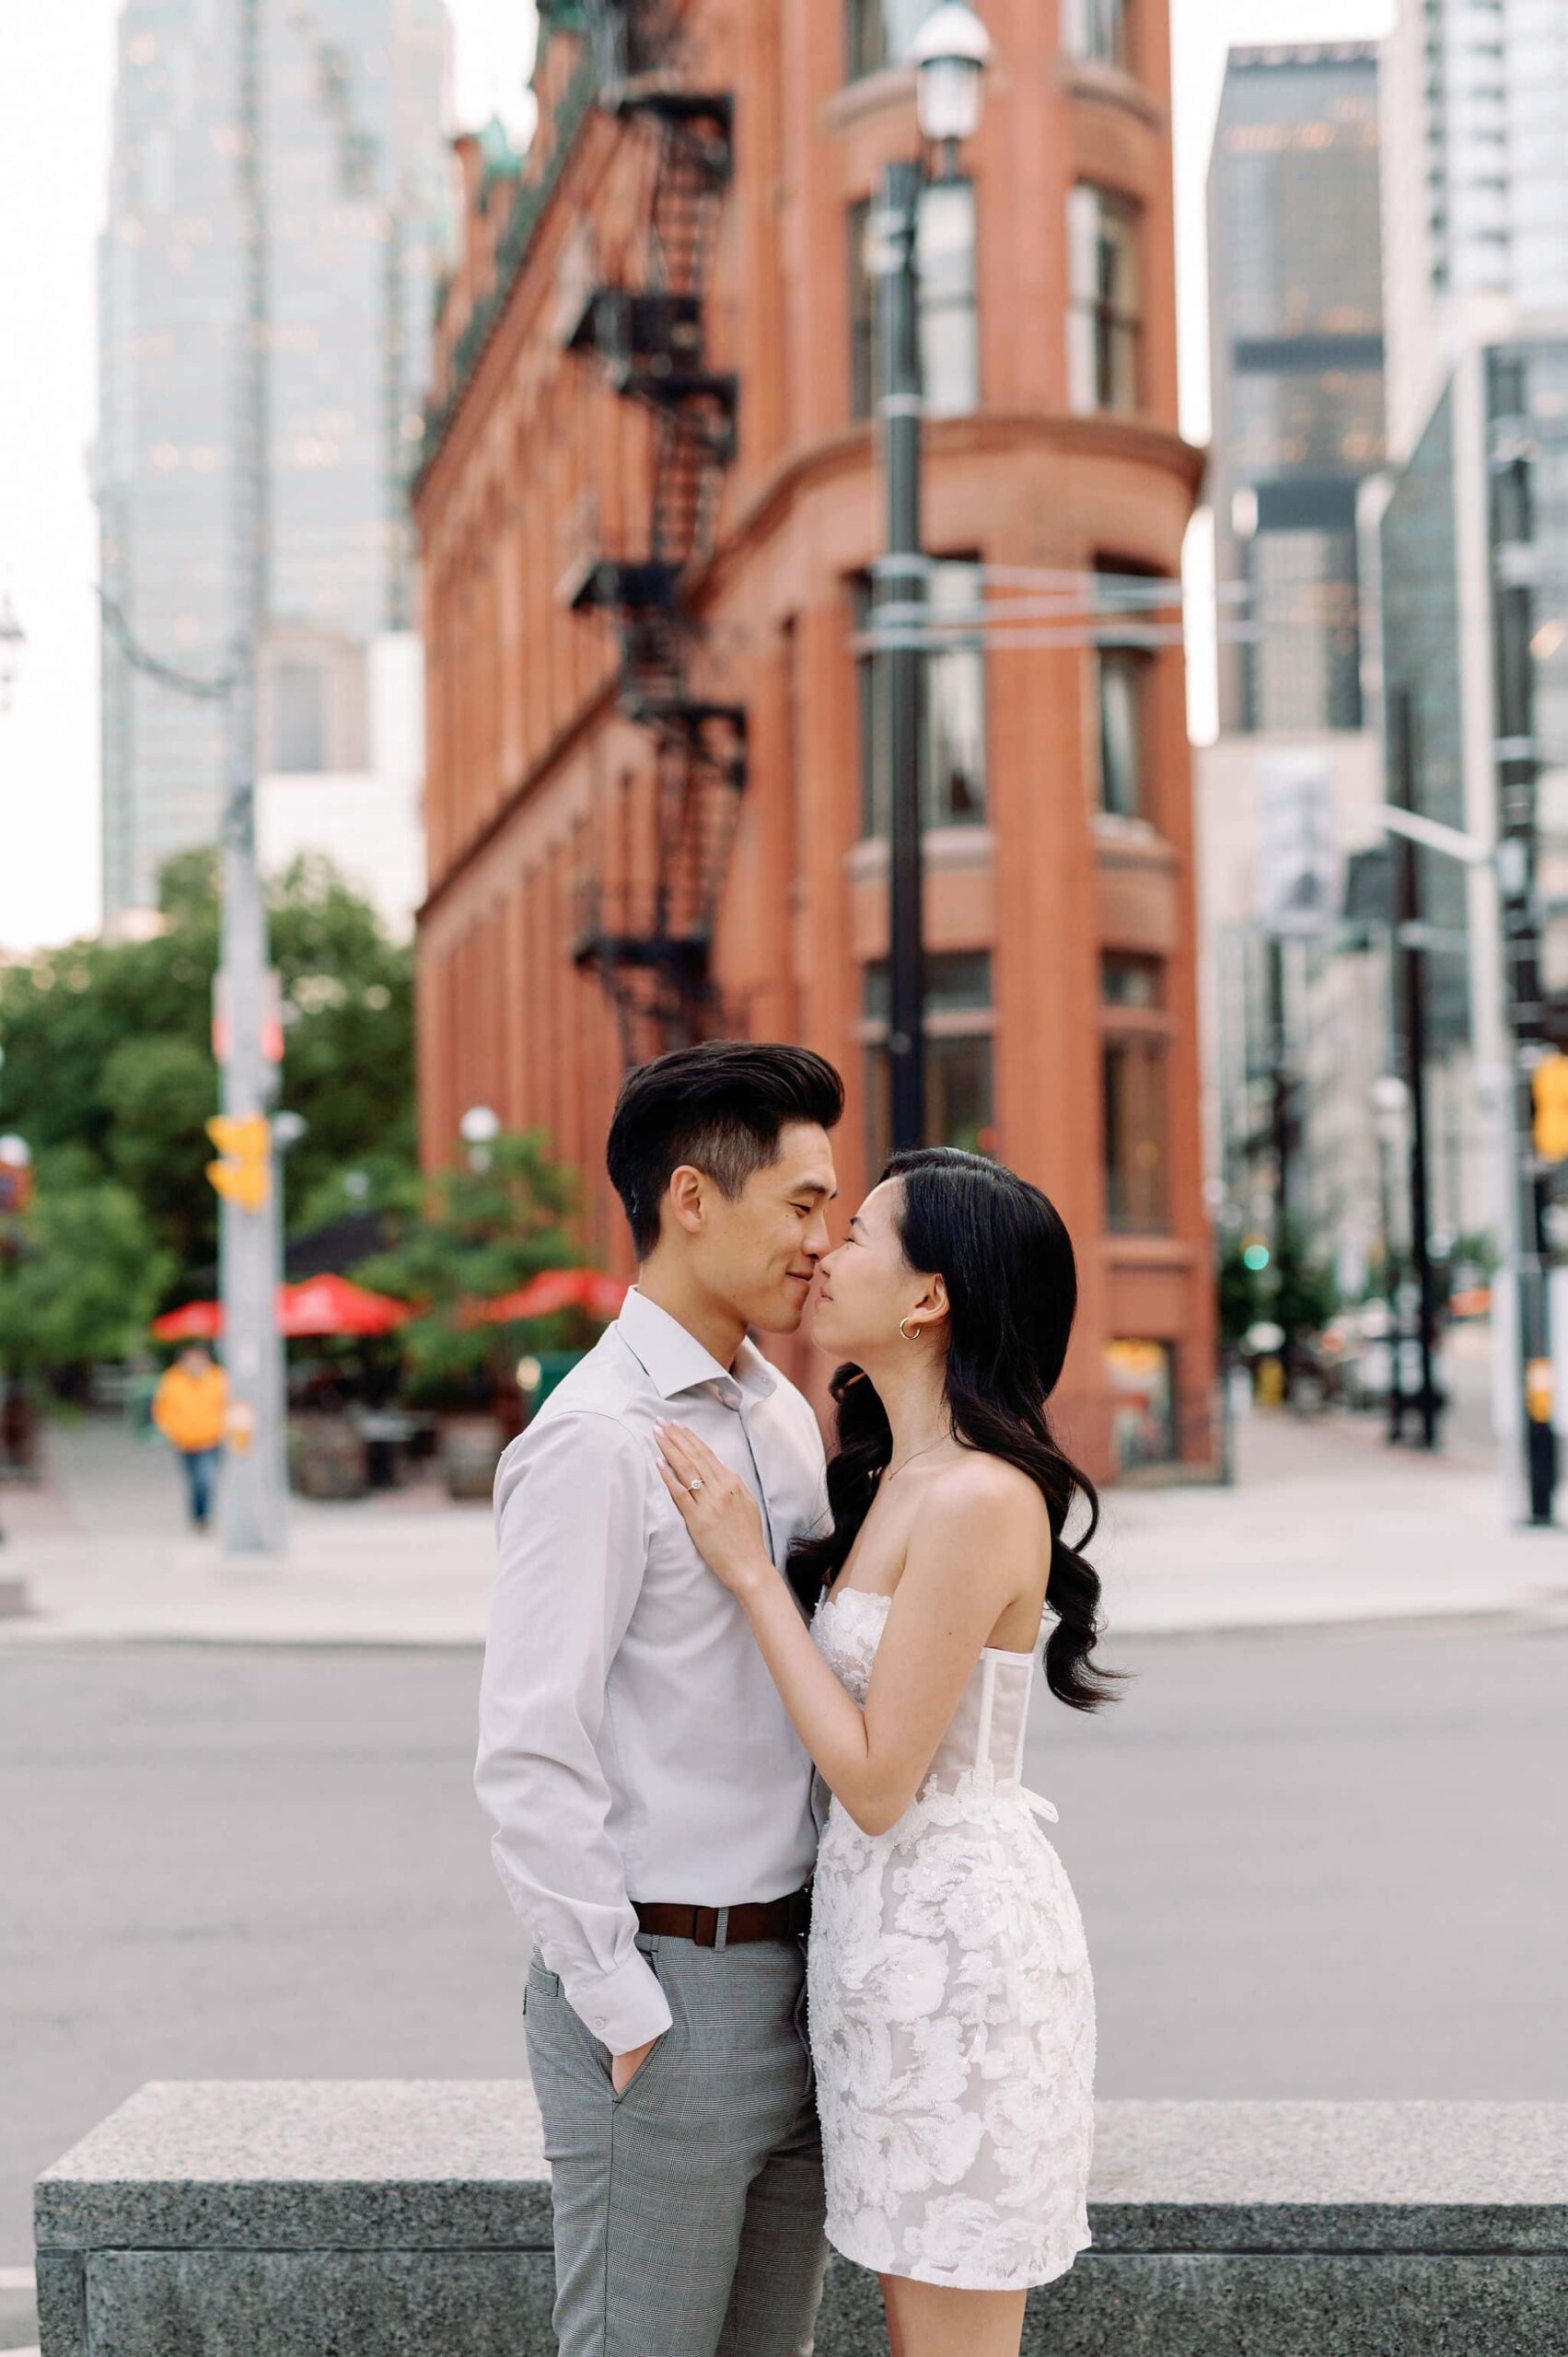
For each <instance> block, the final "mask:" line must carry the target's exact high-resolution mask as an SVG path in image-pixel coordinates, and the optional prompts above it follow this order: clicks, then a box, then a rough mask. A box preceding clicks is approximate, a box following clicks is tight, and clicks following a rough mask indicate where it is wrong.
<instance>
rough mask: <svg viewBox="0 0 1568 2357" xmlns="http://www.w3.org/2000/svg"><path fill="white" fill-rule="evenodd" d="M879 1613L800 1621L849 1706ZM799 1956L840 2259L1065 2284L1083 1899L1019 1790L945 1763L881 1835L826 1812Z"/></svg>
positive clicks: (1090, 2066) (1081, 2111)
mask: <svg viewBox="0 0 1568 2357" xmlns="http://www.w3.org/2000/svg"><path fill="white" fill-rule="evenodd" d="M888 1603H889V1598H888V1597H886V1596H874V1595H872V1594H871V1593H870V1592H869V1591H868V1590H857V1589H845V1590H843V1591H842V1593H841V1595H840V1596H837V1597H835V1598H834V1599H833V1600H832V1602H831V1603H830V1604H825V1605H823V1606H821V1607H820V1608H819V1610H818V1614H817V1617H816V1620H815V1622H814V1624H813V1631H812V1633H813V1635H814V1637H815V1638H816V1641H817V1643H818V1645H819V1648H820V1650H821V1652H822V1654H823V1655H824V1656H825V1657H826V1659H827V1661H828V1662H829V1664H830V1666H831V1667H832V1668H833V1670H834V1671H835V1673H836V1674H837V1676H838V1677H839V1678H841V1679H842V1682H843V1684H844V1685H845V1686H846V1687H847V1688H848V1689H849V1691H850V1692H851V1693H852V1694H853V1695H854V1697H855V1699H856V1701H862V1702H863V1701H865V1694H866V1689H867V1688H868V1687H869V1685H870V1681H871V1667H872V1663H873V1661H874V1659H875V1657H876V1653H877V1644H878V1643H879V1641H880V1638H881V1634H882V1631H883V1628H884V1627H885V1625H886V1620H887V1611H886V1608H887V1605H888ZM1011 1658H1012V1659H1013V1660H1014V1661H1015V1662H1016V1663H1017V1664H1018V1674H1021V1675H1024V1676H1026V1677H1027V1676H1032V1663H1031V1664H1028V1665H1027V1666H1025V1665H1024V1664H1023V1663H1022V1662H1021V1661H1020V1660H1019V1657H1017V1656H1013V1657H1011ZM975 1675H976V1678H979V1677H980V1676H981V1665H978V1664H977V1666H976V1671H975ZM955 1724H958V1722H957V1721H955ZM1052 1813H1053V1812H1052ZM808 1955H809V1997H810V2007H811V2041H812V2049H813V2052H814V2055H815V2058H816V2066H817V2083H818V2101H819V2108H820V2111H821V2118H822V2139H823V2154H824V2161H825V2165H826V2172H827V2184H828V2238H829V2240H830V2242H831V2243H832V2244H833V2246H834V2247H835V2248H836V2249H838V2250H841V2251H842V2252H843V2254H844V2255H845V2257H846V2258H853V2259H856V2260H858V2261H859V2262H860V2263H861V2265H863V2266H865V2267H870V2268H875V2269H877V2270H878V2271H879V2272H881V2273H884V2274H891V2275H903V2276H909V2277H912V2278H913V2279H914V2280H915V2281H916V2282H923V2283H945V2284H949V2285H953V2286H956V2287H960V2288H963V2289H967V2290H976V2291H1016V2290H1018V2289H1019V2288H1021V2287H1022V2286H1024V2285H1027V2284H1031V2283H1045V2282H1050V2281H1051V2278H1052V2277H1054V2276H1057V2275H1061V2274H1064V2273H1065V2272H1066V2270H1067V2269H1068V2268H1070V2267H1071V2265H1072V2263H1073V2260H1074V2257H1075V2256H1076V2254H1077V2253H1078V2252H1079V2251H1081V2250H1084V2249H1086V2248H1087V2247H1088V2244H1089V2241H1090V2235H1089V2228H1088V2213H1087V2208H1086V2192H1087V2186H1088V2175H1089V2160H1090V2154H1091V2149H1092V2144H1093V2136H1094V2069H1095V2014H1094V1991H1093V1983H1092V1980H1091V1976H1090V1971H1089V1961H1088V1956H1087V1952H1086V1947H1085V1945H1084V1929H1083V1923H1082V1921H1081V1919H1080V1916H1079V1912H1078V1906H1077V1901H1076V1899H1075V1898H1074V1895H1073V1891H1072V1887H1071V1886H1070V1884H1069V1883H1068V1880H1067V1876H1066V1873H1065V1871H1064V1870H1063V1865H1062V1863H1061V1860H1060V1859H1059V1858H1058V1856H1057V1854H1056V1852H1055V1850H1054V1849H1053V1848H1052V1846H1051V1843H1050V1841H1049V1840H1047V1839H1046V1838H1045V1836H1044V1835H1043V1833H1042V1832H1041V1831H1040V1828H1039V1826H1038V1825H1037V1824H1036V1822H1035V1820H1034V1816H1033V1813H1032V1811H1031V1808H1030V1805H1029V1802H1028V1797H1027V1796H1026V1795H1024V1794H1022V1792H1021V1791H1020V1790H1019V1788H1018V1786H1017V1784H1016V1781H1015V1780H1013V1779H1012V1778H1011V1777H1010V1776H1004V1777H1003V1778H1002V1779H1000V1780H999V1779H998V1776H997V1773H996V1768H995V1763H994V1761H993V1759H979V1758H977V1759H972V1760H970V1761H969V1762H968V1763H967V1764H965V1763H959V1764H958V1765H957V1767H956V1768H955V1766H954V1763H953V1762H951V1761H950V1760H949V1761H946V1762H945V1761H944V1755H943V1753H942V1752H941V1751H940V1750H939V1751H938V1754H937V1764H936V1766H935V1769H934V1771H933V1773H932V1774H931V1775H929V1776H928V1777H927V1779H926V1781H925V1783H924V1784H923V1786H922V1788H921V1791H920V1793H919V1794H917V1795H916V1797H915V1799H914V1800H913V1801H912V1804H911V1805H910V1806H909V1808H908V1809H907V1810H906V1811H905V1812H904V1815H903V1816H902V1817H900V1820H899V1822H898V1824H897V1825H895V1826H894V1827H892V1829H890V1830H889V1832H887V1833H883V1834H878V1835H875V1836H873V1835H868V1834H865V1833H863V1832H861V1830H860V1829H859V1828H858V1827H857V1826H856V1824H855V1822H854V1818H853V1817H850V1816H849V1814H848V1813H847V1811H846V1810H844V1809H843V1808H842V1807H841V1806H840V1805H839V1803H838V1802H837V1801H836V1800H835V1801H834V1803H833V1805H832V1807H831V1809H830V1813H829V1817H828V1822H827V1825H826V1827H825V1829H824V1830H823V1835H822V1844H821V1850H820V1853H819V1858H818V1863H817V1875H816V1882H815V1887H814V1894H813V1902H812V1922H811V1939H810V1945H809V1950H808Z"/></svg>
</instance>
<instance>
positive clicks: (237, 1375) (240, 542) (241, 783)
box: [210, 0, 285, 1556]
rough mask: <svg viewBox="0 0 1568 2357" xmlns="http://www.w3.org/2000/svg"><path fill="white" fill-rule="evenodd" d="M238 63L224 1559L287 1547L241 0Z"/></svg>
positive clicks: (254, 277) (260, 393)
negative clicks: (259, 797) (261, 868)
mask: <svg viewBox="0 0 1568 2357" xmlns="http://www.w3.org/2000/svg"><path fill="white" fill-rule="evenodd" d="M231 5H232V6H233V9H234V21H235V34H236V64H237V68H238V124H237V127H238V196H239V260H240V284H239V296H240V299H239V301H238V304H237V306H236V319H235V354H236V358H235V398H234V443H233V452H232V459H231V468H230V486H229V491H230V500H231V508H230V520H231V530H232V565H233V580H232V584H231V599H232V610H231V623H230V629H231V644H230V650H229V664H228V670H227V675H226V686H227V693H226V698H225V704H224V716H225V732H224V735H225V742H224V814H223V853H222V857H223V923H222V951H221V956H222V969H221V973H222V993H223V1000H224V1016H225V1021H224V1025H223V1031H224V1039H223V1047H222V1078H223V1090H222V1095H223V1113H222V1116H221V1117H220V1120H219V1122H217V1123H215V1124H214V1125H213V1134H214V1137H215V1141H216V1143H217V1144H218V1146H219V1149H220V1152H223V1151H226V1150H227V1151H230V1152H236V1153H238V1154H239V1155H240V1156H241V1161H240V1164H239V1166H238V1167H235V1166H234V1165H232V1164H224V1163H218V1164H215V1165H213V1166H211V1167H210V1175H211V1176H212V1177H213V1180H214V1184H215V1186H216V1187H217V1189H218V1192H219V1196H220V1199H221V1200H220V1206H219V1212H220V1217H219V1235H218V1271H219V1294H220V1296H221V1299H222V1303H223V1318H224V1360H225V1367H226V1374H227V1376H228V1393H229V1431H228V1449H227V1454H226V1463H225V1469H224V1478H223V1480H222V1482H221V1484H220V1488H219V1527H220V1530H221V1534H222V1540H223V1550H224V1553H225V1554H226V1555H227V1556H244V1555H274V1554H277V1553H279V1552H281V1550H282V1549H283V1546H284V1543H285V1471H284V1414H285V1400H284V1364H283V1343H282V1341H281V1340H280V1338H279V1335H278V1331H277V1311H276V1295H277V1285H278V1278H279V1273H280V1269H281V1262H282V1245H281V1234H280V1227H281V1223H280V1219H279V1210H278V1189H277V1186H276V1183H275V1174H274V1170H273V1157H272V1155H271V1154H270V1152H265V1151H263V1152H262V1153H261V1154H258V1153H257V1152H256V1151H255V1148H256V1145H257V1144H261V1145H262V1146H263V1148H264V1147H265V1144H266V1140H265V1138H264V1137H263V1136H261V1132H259V1131H258V1129H257V1127H256V1125H257V1124H261V1125H263V1128H264V1127H265V1126H266V1125H267V1117H268V1113H269V1109H270V1107H271V1105H272V1102H273V1097H274V1095H275V1093H276V1082H275V1067H274V1066H273V1063H272V1062H270V1061H269V1059H268V1057H267V1055H266V1053H265V1051H264V1041H263V1028H264V1026H265V1023H266V1017H267V1008H266V994H267V920H266V908H265V903H264V901H263V900H262V897H261V877H260V874H259V872H258V869H257V865H256V682H257V669H258V656H259V651H260V644H261V633H262V631H263V628H264V626H265V617H266V610H267V591H268V582H267V570H268V567H267V527H268V518H267V504H268V503H267V250H266V221H265V214H264V194H263V189H262V156H261V145H262V111H261V70H262V40H263V21H262V10H263V7H264V5H265V0H231Z"/></svg>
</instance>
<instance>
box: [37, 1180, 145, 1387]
mask: <svg viewBox="0 0 1568 2357" xmlns="http://www.w3.org/2000/svg"><path fill="white" fill-rule="evenodd" d="M171 1261H172V1256H171V1255H170V1254H169V1253H168V1251H167V1250H164V1249H161V1248H159V1247H157V1245H156V1244H155V1243H154V1242H153V1238H152V1235H151V1232H150V1228H149V1225H148V1222H147V1220H146V1217H145V1214H144V1213H143V1211H142V1207H141V1205H140V1204H139V1203H138V1202H137V1200H136V1198H135V1196H134V1194H133V1193H132V1192H131V1190H130V1189H129V1188H128V1187H124V1186H122V1185H121V1184H120V1183H119V1182H118V1180H115V1179H103V1178H100V1177H99V1175H98V1171H97V1169H96V1167H95V1165H94V1162H93V1157H92V1155H90V1154H88V1153H87V1151H86V1150H85V1149H83V1148H81V1147H72V1146H65V1147H60V1148H56V1149H55V1150H54V1151H53V1152H52V1153H51V1154H49V1155H45V1156H43V1157H41V1160H40V1163H39V1168H38V1186H37V1191H36V1193H35V1195H34V1197H33V1202H32V1204H31V1206H30V1208H29V1210H28V1211H27V1212H26V1213H23V1214H22V1215H21V1216H20V1217H19V1218H17V1219H16V1220H14V1221H12V1222H10V1223H8V1233H7V1238H6V1249H5V1250H4V1251H0V1365H4V1366H5V1367H6V1368H7V1369H8V1370H9V1371H10V1372H12V1373H14V1374H19V1373H21V1372H22V1371H24V1370H27V1369H41V1368H58V1367H66V1366H74V1365H79V1364H85V1363H87V1362H88V1361H91V1360H94V1359H113V1358H122V1357H124V1356H126V1355H127V1354H128V1353H130V1352H131V1351H133V1350H134V1349H136V1348H137V1347H138V1346H139V1344H140V1343H141V1342H142V1341H143V1340H144V1329H145V1326H146V1323H147V1320H148V1318H150V1317H151V1316H152V1314H153V1311H154V1308H155V1306H156V1305H157V1300H158V1297H159V1295H160V1293H161V1292H162V1289H163V1287H164V1285H165V1284H166V1283H167V1282H168V1275H169V1271H170V1266H171Z"/></svg>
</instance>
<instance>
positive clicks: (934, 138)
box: [909, 0, 991, 145]
mask: <svg viewBox="0 0 1568 2357" xmlns="http://www.w3.org/2000/svg"><path fill="white" fill-rule="evenodd" d="M909 53H910V58H911V60H912V64H913V65H914V69H915V85H914V87H915V108H916V111H917V113H918V115H919V117H920V128H921V131H922V132H923V134H924V136H925V137H926V138H927V139H929V140H930V141H931V142H932V144H933V145H945V144H949V143H952V142H956V141H958V140H960V139H968V138H970V137H971V136H972V135H973V134H974V132H975V130H976V128H977V126H978V125H979V122H980V109H981V96H982V89H983V84H984V80H985V67H986V62H987V60H988V59H989V57H990V55H991V35H990V34H989V33H988V32H987V31H986V29H985V27H984V26H983V25H982V24H981V21H980V18H979V17H977V16H976V15H975V12H974V10H973V9H972V8H970V7H966V6H964V0H943V5H942V6H941V7H939V8H934V9H933V10H932V13H931V14H930V16H929V17H927V18H926V19H925V22H924V23H923V25H922V26H921V28H920V30H919V31H918V32H917V33H916V35H915V37H914V40H913V41H912V43H911V44H910V52H909Z"/></svg>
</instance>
